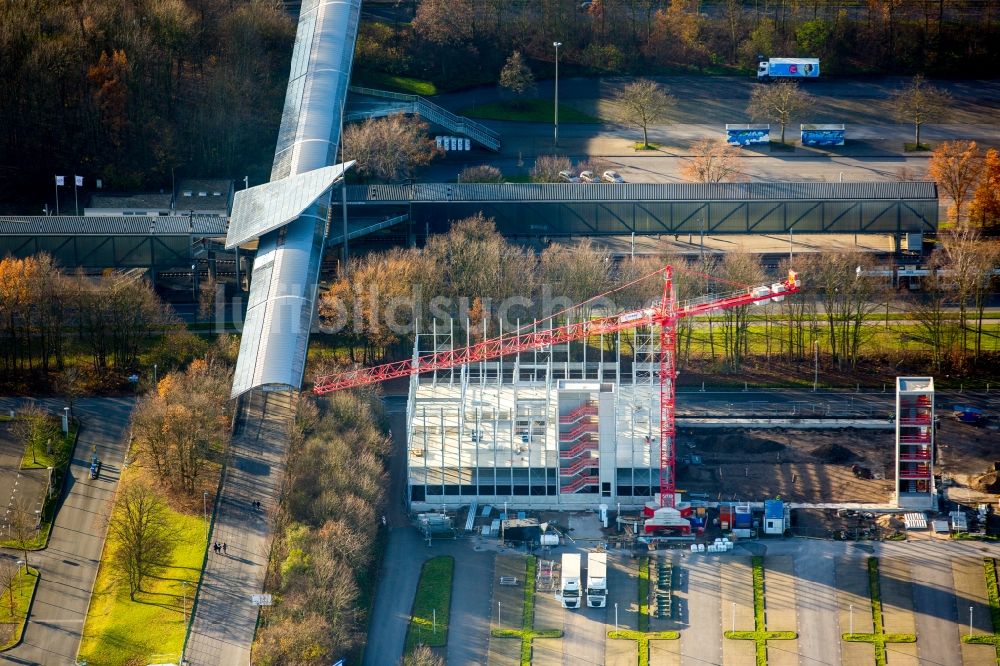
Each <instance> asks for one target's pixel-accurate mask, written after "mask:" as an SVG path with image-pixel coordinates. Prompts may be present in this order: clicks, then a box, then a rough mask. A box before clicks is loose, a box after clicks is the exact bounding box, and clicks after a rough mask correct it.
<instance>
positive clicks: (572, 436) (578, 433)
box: [559, 421, 597, 444]
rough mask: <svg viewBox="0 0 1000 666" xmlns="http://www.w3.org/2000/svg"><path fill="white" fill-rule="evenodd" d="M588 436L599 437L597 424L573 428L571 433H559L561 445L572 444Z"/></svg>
mask: <svg viewBox="0 0 1000 666" xmlns="http://www.w3.org/2000/svg"><path fill="white" fill-rule="evenodd" d="M587 435H597V422H596V421H592V422H587V423H581V424H580V425H578V426H577V427H575V428H573V429H572V430H570V431H569V432H561V433H559V443H560V444H571V443H573V442H575V441H576V440H578V439H580V438H581V437H585V436H587Z"/></svg>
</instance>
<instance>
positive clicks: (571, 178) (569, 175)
mask: <svg viewBox="0 0 1000 666" xmlns="http://www.w3.org/2000/svg"><path fill="white" fill-rule="evenodd" d="M559 177H560V178H562V179H563V180H565V181H566V182H567V183H579V182H580V179H579V178H578V177H577V176H576V175H575V174H574V173H573V172H572V171H560V172H559Z"/></svg>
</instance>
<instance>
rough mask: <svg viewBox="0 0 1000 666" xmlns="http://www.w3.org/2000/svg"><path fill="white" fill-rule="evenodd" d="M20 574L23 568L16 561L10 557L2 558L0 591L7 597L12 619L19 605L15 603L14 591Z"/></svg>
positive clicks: (0, 560) (0, 562) (0, 559)
mask: <svg viewBox="0 0 1000 666" xmlns="http://www.w3.org/2000/svg"><path fill="white" fill-rule="evenodd" d="M20 572H21V567H20V566H18V564H17V563H16V562H14V560H12V559H10V558H9V557H2V558H0V589H2V590H3V591H4V593H5V594H6V595H7V601H8V604H9V607H10V616H11V617H12V618H13V617H14V609H15V608H16V605H17V604H16V603H15V601H14V589H15V588H16V587H17V577H18V574H19V573H20Z"/></svg>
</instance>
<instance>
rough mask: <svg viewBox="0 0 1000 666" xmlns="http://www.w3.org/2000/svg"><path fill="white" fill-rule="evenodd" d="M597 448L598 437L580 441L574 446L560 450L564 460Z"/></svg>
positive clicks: (560, 456) (560, 455)
mask: <svg viewBox="0 0 1000 666" xmlns="http://www.w3.org/2000/svg"><path fill="white" fill-rule="evenodd" d="M596 450H597V439H596V438H594V439H589V440H586V441H583V442H580V443H578V444H576V445H574V446H571V447H570V448H568V449H566V450H565V451H560V452H559V458H560V459H562V460H571V459H573V458H576V457H577V456H578V455H580V454H581V453H585V452H587V451H596Z"/></svg>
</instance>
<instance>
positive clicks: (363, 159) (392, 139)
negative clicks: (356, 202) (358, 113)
mask: <svg viewBox="0 0 1000 666" xmlns="http://www.w3.org/2000/svg"><path fill="white" fill-rule="evenodd" d="M428 127H429V126H428V125H427V123H425V122H422V121H420V120H418V119H416V118H413V117H410V116H406V115H404V114H401V113H398V114H395V115H392V116H389V117H387V118H369V119H368V120H366V121H364V122H363V123H356V124H351V125H348V126H347V127H345V128H344V153H345V156H346V159H349V160H356V161H357V165H356V166H355V168H356V169H357V171H358V173H359V174H360V175H362V176H364V177H368V178H377V179H379V180H384V181H392V180H398V179H400V178H406V177H409V176H410V175H412V172H413V169H414V168H416V167H418V166H423V165H425V164H429V163H430V161H431V160H433V159H434V157H435V156H437V155H439V154H441V150H440V149H439V148H438V147H437V146H436V145H435V144H434V142H433V141H432V140H431V139H429V138H428V137H427V129H428Z"/></svg>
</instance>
